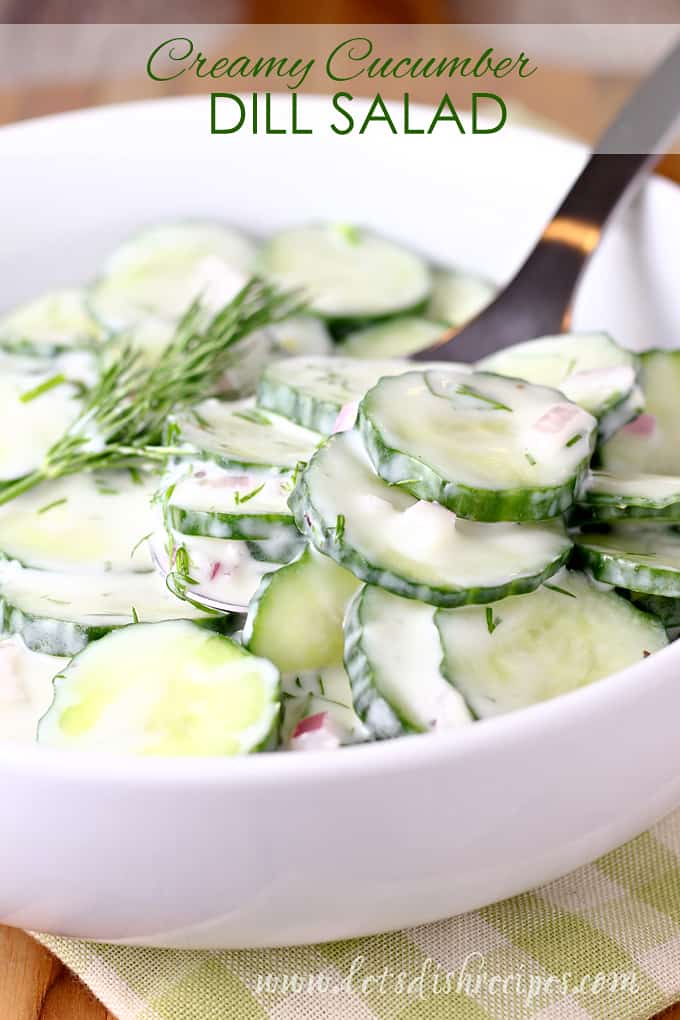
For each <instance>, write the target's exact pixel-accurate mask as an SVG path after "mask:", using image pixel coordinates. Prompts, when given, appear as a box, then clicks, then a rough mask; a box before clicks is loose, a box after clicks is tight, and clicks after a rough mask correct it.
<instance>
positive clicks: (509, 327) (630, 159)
mask: <svg viewBox="0 0 680 1020" xmlns="http://www.w3.org/2000/svg"><path fill="white" fill-rule="evenodd" d="M679 107H680V45H678V46H676V47H675V48H674V49H673V50H672V51H671V52H670V53H669V55H668V56H667V57H666V59H665V60H664V61H663V62H662V63H661V64H660V65H659V67H658V68H657V69H656V71H655V72H654V73H653V74H652V75H651V76H650V77H649V78H647V79H646V80H645V81H644V82H643V84H642V85H641V86H640V87H639V88H638V89H637V91H636V92H635V93H634V94H633V96H632V97H631V98H630V99H629V100H628V102H627V103H626V105H625V106H624V107H623V109H622V110H621V112H620V113H619V115H618V117H617V118H616V119H615V120H614V122H613V123H612V124H611V126H610V127H609V128H608V130H607V131H606V133H605V134H604V135H603V136H602V138H601V139H600V141H599V143H598V145H597V146H596V149H595V152H594V153H593V155H592V156H591V157H590V159H589V160H588V162H587V163H586V165H585V167H584V169H583V170H582V172H581V174H580V175H579V177H578V178H577V180H576V182H575V183H574V185H573V186H572V188H571V190H570V191H569V193H568V195H567V197H566V198H565V199H564V201H563V202H562V204H561V206H560V207H559V209H558V210H557V212H556V213H555V215H554V216H553V218H552V219H551V220H550V222H549V223H548V225H547V226H546V228H545V230H544V231H543V233H542V234H541V237H540V238H539V241H538V243H537V245H536V247H535V248H534V249H533V251H532V252H531V254H530V255H529V257H528V258H527V260H526V261H525V263H524V265H523V266H522V267H521V269H520V270H519V272H518V273H517V274H516V275H515V276H514V277H513V279H512V280H511V281H510V283H509V284H508V285H507V287H505V289H504V290H503V291H501V293H500V294H499V295H498V297H497V298H495V300H494V301H493V302H492V303H491V304H490V305H488V306H487V308H485V309H484V311H483V312H481V313H480V314H479V315H478V316H476V318H474V319H473V320H472V321H471V322H470V323H468V325H467V326H465V327H464V329H462V330H461V331H460V332H456V331H455V330H449V331H448V332H446V333H445V334H444V335H443V336H442V338H441V340H439V341H438V342H437V343H436V344H434V345H433V346H432V347H428V348H427V350H424V351H419V352H418V354H416V355H413V357H414V358H415V360H417V361H431V360H433V359H436V360H437V361H476V360H477V359H479V358H482V357H485V356H486V355H487V354H492V353H493V352H494V351H498V350H501V349H502V348H503V347H509V346H510V345H511V344H514V343H518V342H519V341H521V340H529V339H531V338H532V337H537V336H545V335H547V334H551V333H561V332H564V331H565V330H567V329H568V328H569V312H570V307H571V301H572V298H573V295H574V291H575V289H576V284H577V283H578V280H579V278H580V275H581V273H582V271H583V269H584V268H585V266H586V264H587V262H588V259H589V257H590V255H591V254H592V252H593V251H594V249H595V248H596V247H597V244H598V242H599V240H600V237H601V235H602V231H603V229H604V226H605V224H606V223H607V222H608V220H609V217H610V216H611V215H612V213H613V212H614V210H615V209H616V208H617V207H618V206H619V204H620V203H621V201H622V200H623V199H624V197H626V198H627V197H629V196H630V195H631V194H632V193H633V192H634V191H635V190H637V188H639V187H640V185H641V184H642V182H643V180H644V179H645V177H646V173H647V171H648V170H649V169H650V168H651V166H653V165H654V163H656V162H657V160H658V159H659V158H660V155H661V151H660V149H661V144H662V142H663V140H664V138H666V137H667V136H668V134H669V133H670V132H671V131H672V129H673V126H674V125H675V123H676V122H677V120H678V119H679V117H680V108H679ZM633 139H635V143H634V145H635V148H638V149H642V150H643V152H644V153H645V154H643V155H621V154H620V153H621V151H622V150H625V148H626V147H629V148H632V147H633V141H632V140H633ZM629 140H630V141H629ZM157 566H159V567H161V564H160V562H159V561H158V559H157ZM161 569H162V567H161ZM192 598H193V599H195V600H196V602H199V603H201V604H203V605H205V606H206V607H208V608H209V609H213V610H217V611H220V612H232V613H245V612H246V609H247V607H246V606H238V605H234V604H232V603H228V602H221V601H220V600H219V599H216V598H214V597H213V596H205V595H201V594H200V592H199V591H196V590H193V591H192Z"/></svg>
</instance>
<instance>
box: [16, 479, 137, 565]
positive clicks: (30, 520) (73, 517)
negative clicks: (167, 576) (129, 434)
mask: <svg viewBox="0 0 680 1020" xmlns="http://www.w3.org/2000/svg"><path fill="white" fill-rule="evenodd" d="M136 477H137V476H136ZM156 484H157V479H155V478H153V477H151V478H150V477H147V476H144V475H140V476H139V480H138V481H136V480H134V479H133V478H132V477H131V475H130V474H129V473H128V472H127V471H116V472H114V471H109V472H98V473H96V474H81V475H70V476H68V477H66V478H60V479H57V480H56V481H54V482H46V483H44V484H42V485H39V486H38V487H37V488H35V489H31V490H30V491H28V492H25V493H24V494H23V495H22V496H18V497H17V498H16V499H13V500H12V501H11V502H10V503H6V504H5V505H4V506H0V554H1V555H4V556H6V557H7V558H8V559H12V560H19V561H20V562H21V563H23V565H24V566H27V567H35V568H36V569H38V570H54V571H57V572H61V571H63V572H70V571H74V572H76V573H78V574H83V573H86V574H97V573H102V572H106V571H115V572H121V571H122V572H126V573H127V572H130V571H135V572H136V571H145V570H152V569H153V564H152V562H151V556H150V553H149V550H148V545H147V542H146V539H147V538H148V537H149V535H150V534H151V532H152V531H153V530H154V526H155V524H154V514H153V511H152V508H151V497H152V495H153V492H154V490H155V488H156Z"/></svg>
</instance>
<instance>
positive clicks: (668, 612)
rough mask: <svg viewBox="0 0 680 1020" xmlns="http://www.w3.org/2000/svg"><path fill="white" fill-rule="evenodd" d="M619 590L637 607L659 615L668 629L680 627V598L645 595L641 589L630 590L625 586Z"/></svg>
mask: <svg viewBox="0 0 680 1020" xmlns="http://www.w3.org/2000/svg"><path fill="white" fill-rule="evenodd" d="M618 591H619V594H620V595H623V596H624V598H627V599H630V601H631V602H632V603H633V605H634V606H635V608H636V609H639V610H640V611H641V612H643V613H651V614H652V616H657V617H658V618H659V619H660V620H661V622H662V623H663V625H664V627H666V628H667V629H674V628H676V627H680V598H677V599H674V598H665V597H664V596H663V595H644V594H642V593H641V592H639V591H630V590H628V589H625V588H620V589H618Z"/></svg>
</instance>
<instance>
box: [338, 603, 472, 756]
mask: <svg viewBox="0 0 680 1020" xmlns="http://www.w3.org/2000/svg"><path fill="white" fill-rule="evenodd" d="M434 617H435V609H434V607H433V606H427V605H424V604H423V603H422V602H414V601H413V600H411V599H403V598H399V596H398V595H391V594H390V593H389V592H386V591H383V590H382V589H381V588H376V587H373V586H372V585H364V587H363V588H361V589H360V590H359V591H358V592H357V594H356V596H355V597H354V598H353V599H352V602H351V604H350V607H349V609H348V611H347V619H346V621H345V668H346V670H347V673H348V675H349V678H350V682H351V684H352V696H353V699H354V705H355V708H356V710H357V712H358V714H359V715H360V717H361V718H362V719H363V720H364V722H365V724H366V726H367V727H368V729H369V731H370V732H371V734H372V736H373V737H375V738H376V739H377V740H381V739H384V738H389V737H398V736H400V735H401V734H403V733H424V732H426V731H428V730H436V731H440V730H450V729H456V728H458V727H459V726H465V725H467V724H468V723H470V722H472V716H471V715H470V713H469V711H468V709H467V708H466V705H465V702H464V701H463V699H462V697H461V696H460V694H459V693H458V691H456V690H455V689H454V688H453V687H452V686H451V684H450V683H448V681H447V680H446V679H445V677H444V676H443V675H442V672H441V660H442V648H441V643H440V640H439V634H438V632H437V628H436V626H435V622H434Z"/></svg>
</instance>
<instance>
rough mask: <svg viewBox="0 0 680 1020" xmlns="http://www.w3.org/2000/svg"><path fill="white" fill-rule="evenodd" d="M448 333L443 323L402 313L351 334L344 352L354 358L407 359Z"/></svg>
mask: <svg viewBox="0 0 680 1020" xmlns="http://www.w3.org/2000/svg"><path fill="white" fill-rule="evenodd" d="M444 332H445V329H444V326H443V325H442V323H441V322H433V321H432V320H431V319H424V318H422V317H420V316H417V315H399V316H397V317H396V318H394V319H388V320H387V321H386V322H380V323H378V325H376V326H367V327H366V328H364V329H358V330H355V331H354V332H353V333H348V334H347V336H346V337H345V339H344V340H343V342H342V343H341V345H340V351H341V352H342V354H344V355H347V356H348V357H351V358H405V357H407V356H408V355H409V354H415V353H416V352H417V351H422V350H424V349H425V348H426V347H430V345H431V344H433V343H435V342H436V341H437V340H439V339H440V338H441V336H442V334H443V333H444Z"/></svg>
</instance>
